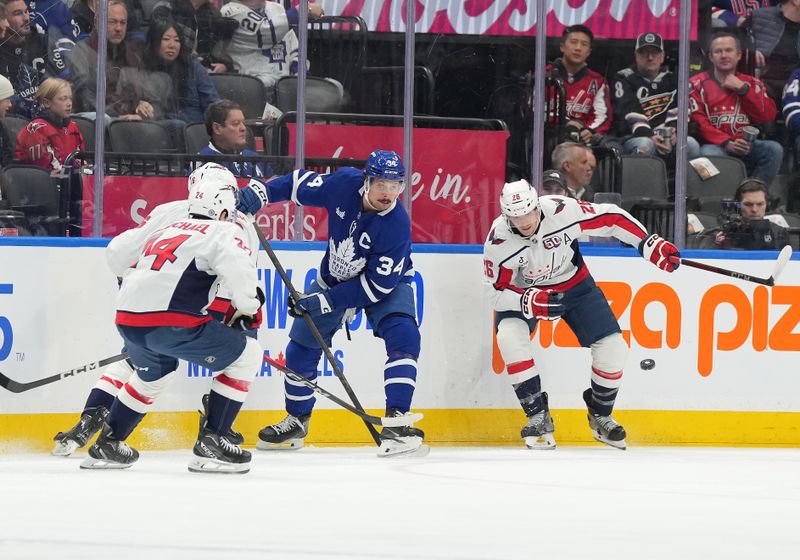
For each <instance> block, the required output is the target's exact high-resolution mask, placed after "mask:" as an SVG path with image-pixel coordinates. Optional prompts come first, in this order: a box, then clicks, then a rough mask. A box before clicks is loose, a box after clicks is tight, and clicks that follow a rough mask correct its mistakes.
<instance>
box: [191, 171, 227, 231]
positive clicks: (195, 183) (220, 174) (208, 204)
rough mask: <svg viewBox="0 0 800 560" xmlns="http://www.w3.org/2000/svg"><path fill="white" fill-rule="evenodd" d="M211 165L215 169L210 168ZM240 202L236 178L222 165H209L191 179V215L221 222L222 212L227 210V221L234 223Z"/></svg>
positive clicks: (195, 173) (193, 174) (196, 172)
mask: <svg viewBox="0 0 800 560" xmlns="http://www.w3.org/2000/svg"><path fill="white" fill-rule="evenodd" d="M211 165H213V166H215V167H213V168H208V166H211ZM204 168H205V169H204ZM238 202H239V186H238V185H237V184H236V177H234V176H233V173H231V172H230V171H229V170H227V169H225V168H224V167H222V166H221V165H217V164H214V163H207V164H206V165H204V166H202V167H199V168H198V169H196V170H195V171H194V173H192V176H191V177H189V215H194V216H204V217H206V218H210V219H212V220H219V219H220V216H221V215H222V211H223V210H227V212H228V215H227V217H226V220H227V221H229V222H234V221H236V204H237V203H238Z"/></svg>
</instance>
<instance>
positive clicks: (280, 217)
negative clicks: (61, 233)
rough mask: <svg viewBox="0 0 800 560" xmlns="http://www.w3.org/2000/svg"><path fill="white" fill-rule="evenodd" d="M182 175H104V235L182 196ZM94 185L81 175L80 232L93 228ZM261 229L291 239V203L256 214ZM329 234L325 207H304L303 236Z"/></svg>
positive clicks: (270, 235)
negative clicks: (82, 203)
mask: <svg viewBox="0 0 800 560" xmlns="http://www.w3.org/2000/svg"><path fill="white" fill-rule="evenodd" d="M187 194H188V191H187V184H186V178H185V177H106V179H105V190H104V191H103V237H113V236H115V235H117V234H119V233H122V232H123V231H125V230H127V229H130V228H132V227H136V226H137V225H139V224H140V223H142V221H144V219H145V218H146V217H147V215H148V214H149V213H150V212H151V211H152V210H153V208H155V207H156V206H158V205H159V204H164V203H165V202H171V201H173V200H180V199H185V198H186V196H187ZM93 197H94V186H93V182H92V177H90V176H85V177H84V179H83V200H84V208H83V220H82V221H83V235H84V237H90V236H91V235H92V232H93V231H94V227H93V220H94V217H93V212H94V204H93V203H92V201H93V200H94V198H93ZM256 222H257V223H258V225H259V227H260V228H261V231H263V232H264V235H265V236H266V237H267V239H269V240H276V241H287V240H290V239H292V228H293V227H294V204H293V203H291V202H281V203H276V204H270V205H269V206H268V207H267V208H265V209H264V210H262V211H261V212H259V213H258V215H257V216H256ZM327 234H328V222H327V216H326V215H325V211H324V210H320V209H316V208H306V209H305V212H304V216H303V239H305V240H306V241H312V240H314V239H323V240H324V239H325V238H326V236H327Z"/></svg>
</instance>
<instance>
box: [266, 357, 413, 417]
mask: <svg viewBox="0 0 800 560" xmlns="http://www.w3.org/2000/svg"><path fill="white" fill-rule="evenodd" d="M264 361H265V362H267V363H268V364H269V365H270V366H272V367H274V368H275V369H277V370H278V371H282V372H283V374H284V375H285V376H286V377H288V378H289V379H291V380H292V381H295V382H297V383H301V384H302V385H304V386H305V387H308V388H309V389H311V390H312V391H314V392H315V393H319V394H320V395H322V396H323V397H325V398H326V399H329V400H331V401H333V402H334V403H336V404H338V405H339V406H341V407H342V408H344V409H345V410H348V411H350V412H352V413H353V414H355V415H356V416H358V417H359V418H361V419H362V420H363V421H364V422H366V423H368V424H369V425H370V426H372V425H375V426H410V425H411V424H412V423H413V422H416V421H417V420H419V419H421V418H422V415H421V414H419V413H414V414H410V415H408V416H407V417H402V416H399V417H391V418H390V417H383V416H373V415H371V414H367V413H366V412H364V411H363V410H359V409H358V408H356V407H354V406H353V405H351V404H350V403H348V402H346V401H344V400H342V399H340V398H339V397H337V396H336V395H334V394H333V393H331V392H330V391H328V390H327V389H323V388H322V387H320V386H319V385H317V384H316V383H314V382H313V381H311V380H309V379H306V378H305V377H303V376H302V375H300V374H299V373H297V372H296V371H294V370H291V369H289V368H288V367H286V366H285V365H283V364H281V363H280V362H278V361H276V360H275V359H273V358H271V357H269V356H267V355H266V354H264ZM373 429H374V428H373Z"/></svg>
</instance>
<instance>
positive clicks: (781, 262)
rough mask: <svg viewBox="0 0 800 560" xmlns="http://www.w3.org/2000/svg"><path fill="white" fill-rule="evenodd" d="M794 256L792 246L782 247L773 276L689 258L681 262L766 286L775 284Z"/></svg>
mask: <svg viewBox="0 0 800 560" xmlns="http://www.w3.org/2000/svg"><path fill="white" fill-rule="evenodd" d="M791 258H792V248H791V246H789V245H787V246H786V247H784V248H783V249H781V252H780V254H779V255H778V259H777V260H776V261H775V267H774V269H773V272H772V276H770V277H769V278H760V277H758V276H751V275H749V274H745V273H744V272H736V271H735V270H728V269H727V268H720V267H718V266H714V265H710V264H706V263H701V262H697V261H692V260H689V259H681V264H685V265H686V266H691V267H692V268H699V269H700V270H705V271H707V272H714V273H716V274H722V275H723V276H730V277H731V278H738V279H739V280H744V281H746V282H753V283H755V284H763V285H764V286H774V285H775V281H776V280H777V279H778V276H779V275H780V273H781V272H783V269H784V268H785V267H786V264H787V263H788V262H789V260H790V259H791Z"/></svg>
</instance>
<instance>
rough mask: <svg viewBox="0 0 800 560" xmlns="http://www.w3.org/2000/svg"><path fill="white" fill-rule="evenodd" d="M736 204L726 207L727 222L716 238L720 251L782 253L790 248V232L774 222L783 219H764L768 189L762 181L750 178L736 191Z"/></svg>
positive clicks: (734, 202) (780, 217) (724, 210)
mask: <svg viewBox="0 0 800 560" xmlns="http://www.w3.org/2000/svg"><path fill="white" fill-rule="evenodd" d="M734 196H735V201H731V202H729V203H728V204H727V205H725V203H723V205H724V207H723V212H726V213H727V215H726V216H725V217H724V220H725V222H724V223H723V225H722V231H719V232H718V233H717V234H716V236H715V237H714V243H715V244H716V245H718V246H719V247H720V248H721V249H749V250H759V249H761V250H770V249H775V250H778V249H782V248H783V247H784V246H785V245H788V244H789V232H788V230H787V229H786V228H785V227H782V226H781V225H778V224H776V223H775V222H773V221H772V219H773V218H778V219H779V221H782V222H783V223H784V224H785V223H786V221H785V220H784V219H783V218H782V216H771V217H770V219H767V218H765V214H766V212H767V186H766V185H765V184H764V182H763V181H761V180H760V179H756V178H754V177H749V178H747V179H745V180H744V181H742V182H741V183H740V184H739V188H737V189H736V194H735V195H734Z"/></svg>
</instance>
